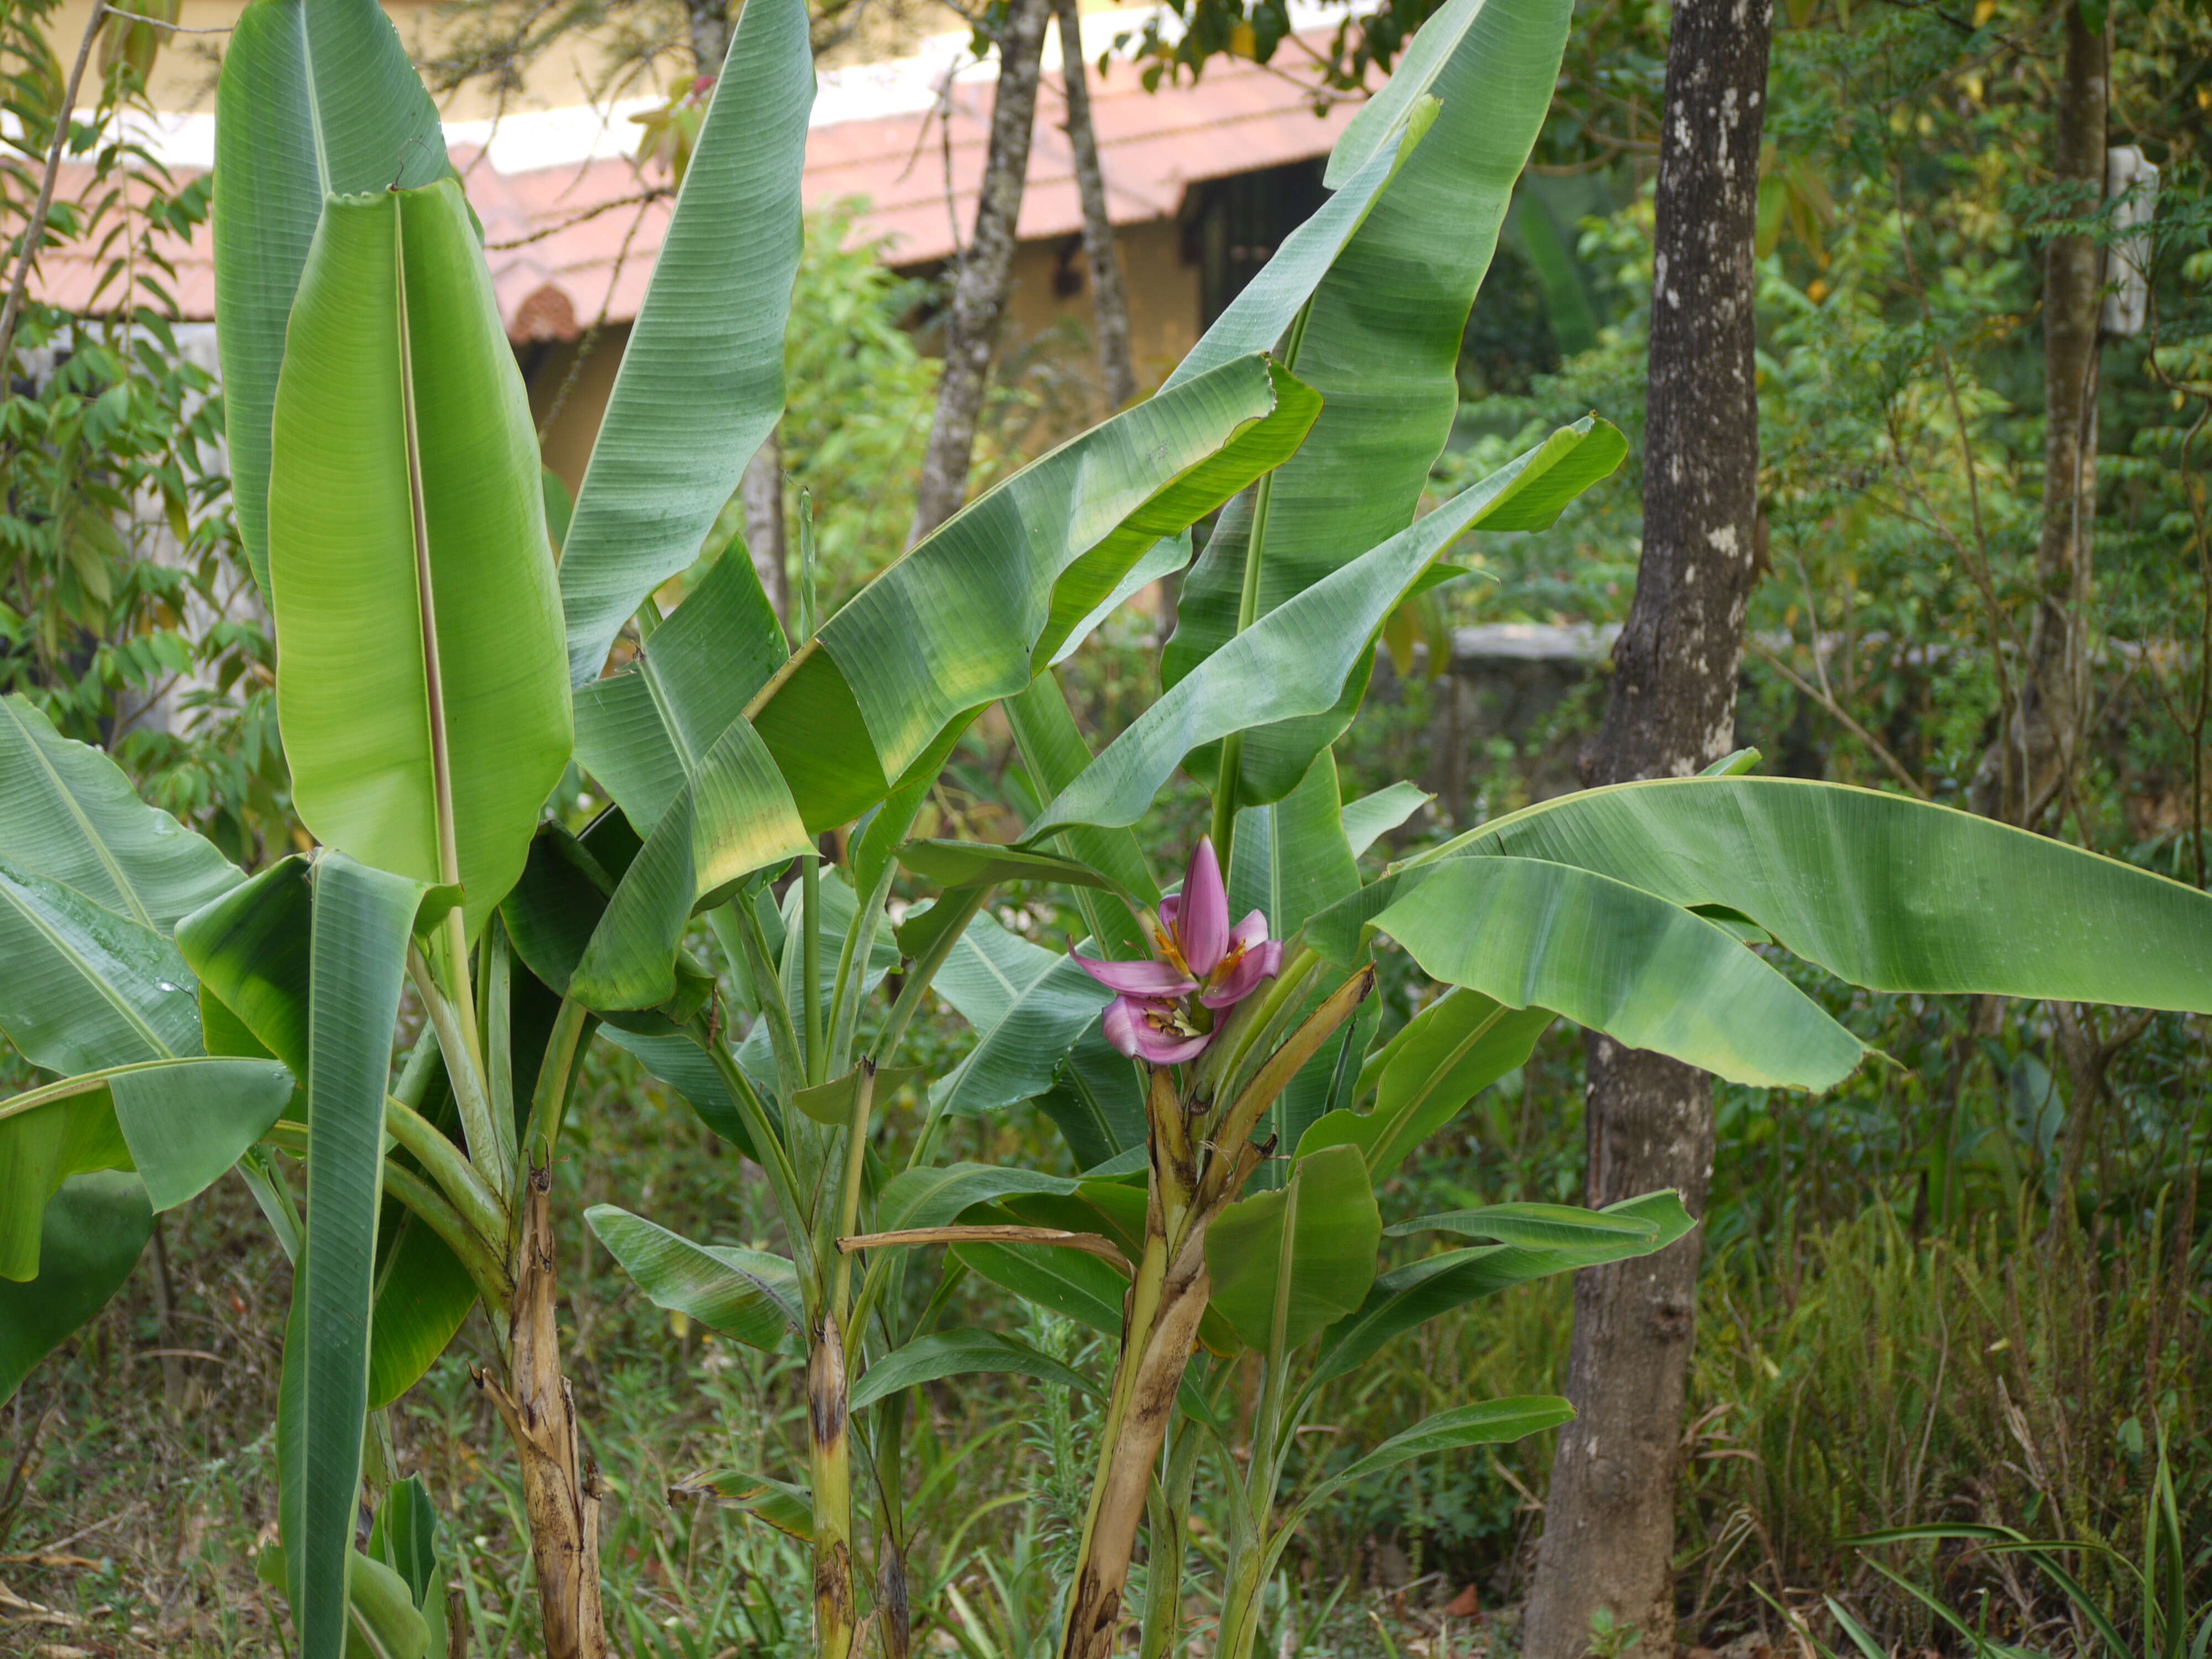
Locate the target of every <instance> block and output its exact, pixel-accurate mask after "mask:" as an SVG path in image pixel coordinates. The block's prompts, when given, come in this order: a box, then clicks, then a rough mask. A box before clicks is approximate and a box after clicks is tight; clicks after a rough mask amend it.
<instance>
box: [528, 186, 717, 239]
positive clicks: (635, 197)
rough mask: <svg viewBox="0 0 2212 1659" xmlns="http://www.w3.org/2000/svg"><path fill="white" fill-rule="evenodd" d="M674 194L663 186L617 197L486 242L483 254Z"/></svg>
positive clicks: (645, 204) (550, 234)
mask: <svg viewBox="0 0 2212 1659" xmlns="http://www.w3.org/2000/svg"><path fill="white" fill-rule="evenodd" d="M675 193H676V192H675V191H672V190H671V189H670V188H669V187H668V186H667V185H647V187H646V188H645V189H643V190H641V191H636V192H635V194H632V195H629V196H617V197H615V198H614V199H613V200H612V201H609V202H602V203H600V204H599V205H598V206H597V207H588V208H585V209H583V210H581V211H580V212H578V213H576V214H574V215H573V216H570V217H568V218H566V219H563V220H562V222H560V223H559V224H557V225H548V226H546V228H544V229H543V230H533V231H532V232H531V233H530V234H529V235H527V236H515V237H511V238H509V239H508V240H506V241H504V242H486V243H485V244H484V252H487V253H504V252H508V251H509V250H511V249H513V248H518V247H528V246H530V245H531V244H532V242H542V241H544V240H545V239H546V238H547V237H549V236H558V235H559V234H561V233H562V231H564V230H574V228H576V227H577V226H578V225H580V224H585V223H588V222H590V221H592V220H593V219H596V218H598V217H599V216H600V215H601V214H603V213H613V212H615V211H617V210H618V209H622V208H626V207H649V206H651V205H652V204H653V203H655V202H658V201H659V200H661V199H662V198H663V197H669V196H673V195H674V194H675Z"/></svg>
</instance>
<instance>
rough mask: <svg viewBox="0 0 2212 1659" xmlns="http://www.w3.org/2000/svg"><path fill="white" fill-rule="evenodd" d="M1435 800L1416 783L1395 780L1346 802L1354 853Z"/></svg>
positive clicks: (1346, 829)
mask: <svg viewBox="0 0 2212 1659" xmlns="http://www.w3.org/2000/svg"><path fill="white" fill-rule="evenodd" d="M1434 799H1436V797H1435V796H1434V795H1431V794H1430V793H1428V792H1427V791H1426V790H1425V789H1422V788H1421V787H1419V786H1418V785H1416V784H1411V783H1394V784H1392V785H1390V786H1389V787H1388V788H1387V789H1377V790H1376V792H1375V793H1373V794H1371V795H1362V796H1361V797H1360V798H1359V799H1358V800H1348V801H1346V802H1345V804H1344V838H1345V839H1346V841H1347V842H1351V844H1352V856H1353V857H1354V858H1357V857H1358V856H1359V854H1362V853H1364V852H1365V851H1366V850H1367V849H1368V848H1370V847H1372V846H1373V845H1375V843H1376V842H1377V841H1379V840H1381V839H1382V838H1383V836H1386V835H1388V834H1389V832H1390V831H1391V830H1393V829H1396V828H1397V827H1398V826H1399V825H1400V824H1401V823H1404V822H1405V821H1406V820H1407V818H1410V817H1413V814H1414V813H1416V812H1418V811H1420V810H1421V808H1422V807H1424V806H1425V805H1428V804H1429V802H1431V801H1432V800H1434Z"/></svg>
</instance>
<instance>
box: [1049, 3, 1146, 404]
mask: <svg viewBox="0 0 2212 1659" xmlns="http://www.w3.org/2000/svg"><path fill="white" fill-rule="evenodd" d="M1052 15H1053V19H1054V21H1055V22H1056V23H1058V25H1059V26H1060V81H1061V83H1062V85H1063V86H1065V87H1066V94H1067V148H1068V151H1069V153H1070V154H1071V155H1073V156H1074V158H1075V185H1076V194H1077V196H1078V197H1079V198H1080V200H1081V201H1082V204H1083V252H1084V257H1085V258H1087V259H1088V260H1089V261H1090V264H1091V323H1092V326H1093V327H1095V328H1096V329H1097V331H1098V369H1099V374H1100V377H1101V380H1102V383H1103V386H1104V387H1105V392H1106V407H1107V409H1108V410H1109V412H1111V411H1113V410H1119V409H1126V408H1127V406H1128V405H1129V404H1133V403H1134V402H1135V401H1136V400H1137V365H1136V359H1135V358H1134V356H1133V355H1132V353H1131V349H1130V345H1129V290H1128V288H1127V285H1126V284H1125V283H1123V282H1122V280H1121V258H1120V257H1119V255H1118V253H1117V252H1116V250H1115V245H1114V220H1113V216H1112V215H1111V214H1110V213H1109V211H1108V209H1107V204H1106V171H1105V168H1104V167H1103V166H1102V165H1101V164H1100V162H1099V160H1098V130H1097V127H1096V126H1095V125H1093V124H1092V122H1091V77H1090V73H1089V71H1088V70H1087V69H1086V68H1085V64H1084V62H1083V28H1082V19H1081V15H1080V12H1079V9H1078V6H1077V3H1076V0H1053V5H1052Z"/></svg>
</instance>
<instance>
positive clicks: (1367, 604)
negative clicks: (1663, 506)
mask: <svg viewBox="0 0 2212 1659" xmlns="http://www.w3.org/2000/svg"><path fill="white" fill-rule="evenodd" d="M1201 384H1202V383H1201ZM1625 451H1626V442H1625V441H1624V440H1623V439H1622V437H1621V435H1620V432H1619V431H1618V430H1616V429H1615V428H1613V427H1611V426H1608V425H1607V424H1606V423H1605V422H1602V421H1600V420H1598V419H1597V418H1596V417H1595V416H1586V417H1585V418H1583V420H1580V421H1577V422H1576V423H1575V424H1574V425H1572V426H1571V427H1562V428H1560V429H1559V431H1557V432H1554V433H1553V435H1551V436H1550V437H1548V438H1547V439H1546V440H1545V441H1543V442H1542V443H1541V444H1540V445H1538V446H1537V447H1535V448H1534V449H1532V450H1530V451H1528V453H1526V454H1524V455H1522V456H1520V457H1518V458H1517V459H1515V460H1514V461H1513V462H1512V463H1511V464H1510V465H1507V466H1504V467H1501V468H1500V469H1499V470H1498V471H1496V472H1494V473H1492V474H1491V476H1490V477H1487V478H1485V479H1484V480H1483V481H1482V482H1481V483H1478V484H1474V485H1473V486H1471V487H1469V488H1468V489H1465V490H1462V492H1461V493H1460V494H1459V495H1455V496H1454V497H1453V498H1452V499H1451V500H1450V501H1447V502H1445V503H1444V504H1443V506H1442V507H1438V508H1437V510H1436V511H1435V512H1433V513H1430V514H1429V515H1428V516H1427V517H1426V518H1424V519H1422V520H1419V522H1418V523H1416V524H1414V525H1413V526H1411V527H1409V528H1407V529H1405V530H1401V531H1400V532H1398V533H1397V534H1396V535H1394V536H1392V537H1391V538H1389V539H1388V540H1387V541H1385V542H1383V544H1382V545H1380V546H1379V547H1375V548H1372V549H1370V550H1369V551H1367V552H1365V553H1364V554H1362V555H1361V556H1359V557H1358V558H1357V559H1355V560H1353V561H1352V562H1350V563H1349V564H1346V565H1345V566H1344V567H1343V568H1341V569H1340V570H1338V571H1336V572H1335V573H1334V574H1331V575H1329V576H1327V577H1324V578H1323V579H1322V580H1321V581H1319V582H1316V584H1314V585H1313V586H1310V587H1308V588H1306V589H1305V590H1304V592H1300V593H1298V594H1297V596H1296V597H1295V598H1293V599H1289V600H1288V601H1286V602H1285V604H1283V605H1280V606H1279V607H1278V608H1277V609H1275V610H1273V611H1269V612H1268V613H1267V615H1266V616H1265V617H1261V619H1260V621H1259V622H1258V623H1256V624H1255V625H1254V626H1253V627H1251V628H1249V629H1246V630H1245V631H1244V632H1243V633H1242V634H1239V635H1237V637H1236V638H1235V639H1234V640H1232V641H1230V642H1229V643H1228V644H1227V645H1225V647H1222V649H1220V650H1219V651H1218V652H1216V653H1214V654H1213V655H1212V656H1211V657H1209V658H1207V659H1206V661H1205V662H1203V663H1202V664H1200V665H1199V666H1198V667H1196V668H1195V669H1194V671H1192V672H1191V673H1190V674H1188V675H1187V676H1186V677H1184V678H1182V680H1180V681H1178V682H1177V683H1176V684H1175V685H1174V686H1173V687H1172V688H1171V689H1170V690H1169V691H1168V692H1167V693H1166V694H1165V695H1164V696H1162V697H1161V698H1160V700H1159V701H1158V702H1156V703H1154V704H1153V705H1152V707H1151V708H1147V709H1146V711H1145V712H1144V713H1143V714H1140V715H1139V716H1138V717H1137V719H1136V720H1135V721H1133V723H1132V724H1131V725H1130V726H1129V728H1128V729H1127V731H1125V732H1122V733H1121V736H1120V737H1118V738H1115V740H1114V741H1113V742H1112V743H1111V744H1108V745H1107V747H1106V749H1105V750H1104V752H1103V753H1102V754H1101V755H1100V756H1099V757H1098V758H1097V760H1095V761H1093V762H1092V763H1091V765H1090V766H1089V767H1087V768H1086V769H1085V770H1084V771H1083V773H1082V774H1081V775H1079V777H1078V778H1077V779H1076V780H1075V781H1074V782H1073V783H1072V784H1070V785H1069V786H1068V787H1066V788H1065V789H1063V790H1062V791H1061V792H1060V795H1059V796H1058V797H1057V798H1056V799H1054V801H1053V802H1052V803H1051V805H1048V806H1047V807H1046V808H1045V810H1044V811H1043V812H1042V814H1041V815H1039V817H1036V819H1035V820H1033V821H1032V822H1031V823H1030V826H1029V829H1028V832H1027V836H1026V839H1028V840H1030V841H1038V840H1041V839H1042V838H1043V837H1044V836H1047V835H1050V834H1054V833H1057V832H1059V831H1060V830H1063V829H1067V828H1069V827H1070V826H1072V825H1076V824H1103V825H1106V826H1109V827H1119V826H1121V825H1123V824H1129V823H1135V822H1136V821H1137V820H1138V819H1139V817H1143V816H1144V814H1145V812H1146V809H1147V808H1149V807H1150V806H1151V805H1152V798H1153V797H1154V796H1155V795H1157V794H1158V793H1159V791H1160V788H1161V787H1162V786H1163V785H1164V784H1165V783H1166V782H1167V781H1168V779H1169V778H1170V777H1171V776H1172V775H1174V773H1175V769H1176V767H1177V766H1178V765H1179V764H1181V763H1182V757H1184V756H1185V755H1187V754H1188V753H1189V752H1190V751H1191V750H1194V749H1196V748H1198V747H1199V746H1200V745H1201V744H1208V743H1212V742H1214V741H1215V740H1217V739H1218V738H1224V737H1226V736H1227V735H1228V734H1229V733H1230V732H1239V731H1245V730H1248V729H1249V728H1250V727H1252V726H1258V725H1261V724H1264V723H1267V722H1269V721H1273V720H1287V719H1291V718H1295V717H1297V716H1300V715H1307V714H1319V713H1321V712H1322V711H1323V710H1325V709H1327V708H1329V707H1330V705H1331V704H1332V703H1334V702H1335V701H1336V697H1337V694H1338V691H1339V690H1340V688H1341V687H1342V686H1343V684H1344V683H1345V681H1346V678H1349V677H1350V676H1351V675H1352V671H1353V670H1354V669H1355V668H1356V667H1357V666H1358V664H1359V662H1360V659H1362V658H1363V657H1364V655H1365V653H1366V651H1367V647H1368V643H1369V641H1370V640H1371V639H1372V638H1373V636H1374V634H1375V630H1376V629H1378V628H1380V627H1381V626H1382V625H1383V618H1384V617H1387V616H1389V613H1390V611H1391V610H1392V609H1393V608H1394V607H1395V605H1397V603H1398V600H1399V598H1400V596H1401V595H1402V594H1403V593H1405V592H1407V589H1409V588H1410V587H1411V586H1413V583H1414V582H1415V581H1416V580H1418V579H1419V576H1420V575H1421V573H1422V572H1423V571H1425V570H1426V569H1427V568H1428V567H1429V566H1430V565H1431V563H1432V562H1435V561H1436V560H1437V558H1438V557H1440V556H1442V555H1443V551H1444V550H1445V549H1447V548H1448V547H1449V546H1450V545H1451V544H1452V543H1453V542H1454V541H1455V540H1456V539H1457V538H1459V537H1461V536H1462V535H1464V534H1466V533H1467V532H1468V531H1470V530H1473V529H1476V528H1478V527H1480V526H1481V525H1483V524H1484V523H1486V522H1488V521H1491V520H1494V519H1495V518H1496V517H1497V516H1498V514H1500V513H1508V512H1510V511H1512V510H1513V507H1514V504H1515V503H1516V501H1521V500H1522V499H1524V498H1526V497H1528V496H1531V495H1546V496H1549V495H1563V496H1565V497H1567V498H1571V496H1572V495H1575V494H1577V493H1579V492H1580V491H1581V490H1582V489H1583V488H1585V487H1586V486H1587V485H1588V484H1589V483H1591V482H1592V481H1593V480H1595V479H1597V478H1601V477H1604V476H1605V475H1606V474H1607V472H1610V471H1613V468H1614V467H1616V466H1618V465H1620V458H1621V455H1622V454H1623V453H1625ZM1311 759H1312V757H1311V756H1310V755H1309V756H1308V757H1307V759H1306V761H1304V762H1302V763H1300V764H1299V767H1298V769H1297V774H1296V775H1293V776H1292V777H1291V781H1290V782H1291V785H1295V784H1296V783H1297V780H1298V778H1299V777H1301V776H1303V775H1304V773H1305V772H1306V770H1307V768H1308V766H1309V765H1310V763H1311ZM1287 787H1289V786H1286V788H1287Z"/></svg>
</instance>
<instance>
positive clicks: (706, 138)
mask: <svg viewBox="0 0 2212 1659" xmlns="http://www.w3.org/2000/svg"><path fill="white" fill-rule="evenodd" d="M813 102H814V55H813V52H812V50H811V47H810V46H809V43H808V40H807V23H806V7H805V4H804V3H803V0H763V3H761V4H758V5H750V4H749V5H747V6H746V7H745V8H744V11H743V12H742V13H741V14H740V15H739V16H738V27H737V33H736V35H735V37H734V38H733V39H732V41H731V43H730V52H729V58H728V61H727V62H726V64H724V66H723V70H722V74H721V76H720V79H719V80H717V81H716V82H715V83H714V100H713V102H712V103H711V104H710V105H709V106H708V111H707V118H706V120H705V121H704V122H703V123H702V124H701V126H700V130H699V137H698V142H697V143H696V145H695V147H694V148H693V149H692V152H691V161H690V165H689V166H688V167H686V168H685V169H684V183H683V185H682V186H681V188H680V189H679V190H678V192H677V197H676V209H675V212H674V213H673V215H672V216H671V217H670V219H669V222H668V234H666V235H665V237H664V238H663V239H662V240H661V244H660V255H659V259H658V260H657V261H656V262H655V263H654V264H653V280H652V283H651V284H650V285H649V286H648V287H647V289H646V295H645V303H644V304H643V306H642V307H640V309H639V311H638V316H637V322H636V324H635V325H634V326H633V327H632V328H631V330H630V333H629V342H628V343H626V344H625V345H624V347H623V359H622V367H621V368H619V369H618V370H617V372H616V374H615V385H614V391H613V392H612V394H611V396H610V398H609V399H608V403H607V410H606V414H605V416H604V417H603V418H602V419H601V421H600V422H599V437H598V439H597V440H596V441H594V443H593V444H592V459H591V463H590V465H589V466H588V467H587V468H586V471H585V473H584V483H583V488H582V489H580V491H579V492H578V493H577V496H576V510H575V514H574V517H573V518H572V519H571V520H569V524H568V534H567V536H566V537H565V538H563V539H562V552H561V598H562V607H563V609H564V611H565V612H566V614H567V617H568V665H569V673H570V676H571V678H573V679H574V682H575V683H576V684H579V685H580V684H583V683H584V682H585V681H586V680H591V679H595V678H598V677H599V670H600V668H601V666H602V665H604V664H605V661H606V659H607V647H609V646H611V645H612V644H613V643H614V638H615V635H616V633H617V631H619V630H620V629H621V627H622V625H623V623H624V622H625V621H626V620H628V618H629V615H630V613H631V612H632V611H635V610H636V609H637V608H638V605H640V603H641V601H643V599H645V597H646V596H647V594H648V593H650V592H653V589H654V588H656V587H658V586H660V584H661V583H662V582H664V581H665V580H668V578H669V577H671V576H672V575H674V574H676V573H677V572H678V571H679V570H683V569H684V568H686V567H688V566H689V565H690V563H691V562H692V561H693V560H695V559H696V558H697V557H698V556H699V552H700V544H701V543H702V542H703V541H704V540H705V539H706V535H707V532H708V529H709V528H710V527H711V526H713V524H714V517H715V515H716V514H717V513H720V511H721V510H722V507H723V504H724V503H725V502H726V501H728V500H729V499H730V495H731V493H732V491H733V490H735V489H737V487H738V475H739V474H740V473H742V472H743V471H744V468H745V463H746V462H747V461H749V460H750V459H752V456H753V452H754V451H755V450H757V449H758V448H759V447H761V441H762V440H763V439H764V438H766V437H767V436H768V435H769V431H770V430H771V429H773V428H774V427H775V423H776V421H777V419H778V418H779V417H780V416H781V415H782V413H783V336H784V325H785V321H786V319H787V317H788V316H789V314H790V311H791V283H792V278H793V276H795V275H796V274H797V272H798V270H799V236H800V224H799V173H800V172H801V170H802V168H803V167H804V166H805V159H806V118H807V112H808V111H809V110H810V109H811V107H812V106H813ZM645 828H646V826H645V825H643V824H641V825H639V829H640V831H641V832H642V831H643V829H645Z"/></svg>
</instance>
